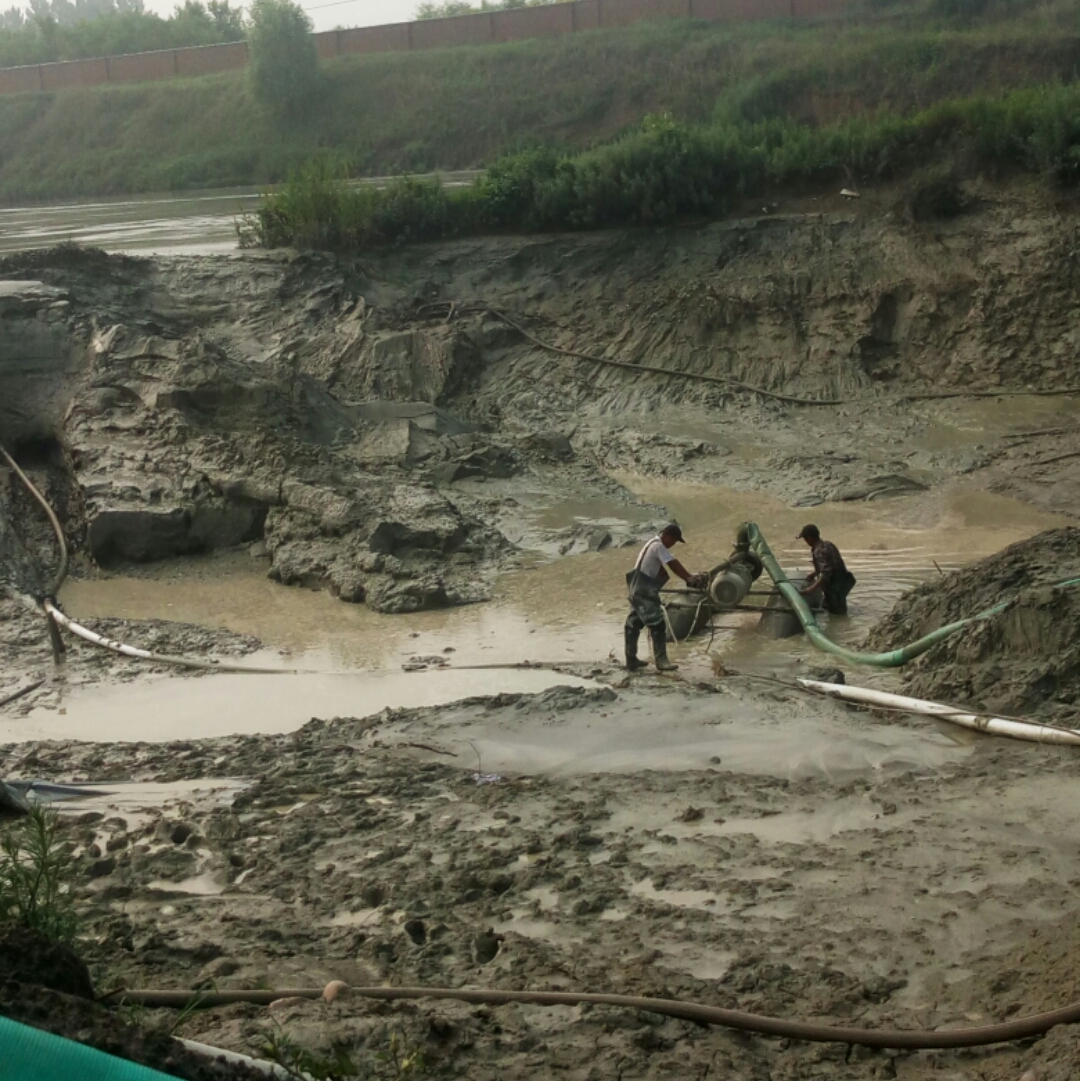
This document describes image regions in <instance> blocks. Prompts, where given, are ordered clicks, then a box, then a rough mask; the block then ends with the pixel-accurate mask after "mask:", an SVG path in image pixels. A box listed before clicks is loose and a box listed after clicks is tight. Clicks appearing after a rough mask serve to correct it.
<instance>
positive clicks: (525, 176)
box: [250, 83, 1080, 251]
mask: <svg viewBox="0 0 1080 1081" xmlns="http://www.w3.org/2000/svg"><path fill="white" fill-rule="evenodd" d="M334 168H335V166H334V165H333V163H329V162H326V161H315V162H313V163H312V164H310V165H309V166H307V167H306V168H305V169H303V170H301V171H299V172H298V173H296V174H295V175H294V176H293V177H292V178H290V180H289V182H288V183H287V184H285V185H284V186H283V187H282V188H281V189H280V190H279V191H277V192H275V193H274V194H272V195H267V196H265V197H264V198H263V200H262V202H261V203H260V206H259V208H258V210H257V211H256V214H255V216H254V218H253V221H252V223H251V237H250V239H251V240H253V241H254V242H257V243H259V244H261V245H263V246H265V247H280V246H293V247H301V248H325V249H332V250H340V251H357V250H363V249H364V248H368V247H371V246H374V245H378V244H387V243H394V242H396V241H399V240H427V239H439V238H443V237H455V236H468V235H475V234H482V233H494V232H506V231H512V232H548V231H559V230H566V229H597V228H604V227H608V226H618V225H660V224H664V223H667V222H672V221H675V220H678V219H679V218H686V217H690V216H717V215H722V214H724V213H725V212H726V211H727V210H729V209H730V208H731V206H732V205H733V204H734V202H735V201H736V200H738V199H740V198H741V197H743V196H745V195H749V194H753V193H760V192H761V191H763V190H765V189H767V188H768V187H770V186H775V185H783V184H791V183H799V184H805V183H807V182H810V183H813V182H815V181H820V180H823V179H825V178H827V177H829V178H835V177H847V178H850V179H851V180H852V181H853V182H858V181H859V180H866V179H871V178H872V179H875V180H880V179H883V178H884V179H895V178H898V177H904V176H908V175H910V174H912V173H916V174H918V173H920V172H921V176H920V178H919V180H918V183H917V184H916V185H915V187H916V189H918V194H917V195H916V196H915V200H916V201H917V202H921V203H922V204H923V206H922V209H926V210H929V211H930V212H931V213H934V214H940V215H951V214H954V213H957V212H959V211H960V210H961V209H962V206H963V201H964V197H963V193H962V190H961V188H960V186H959V184H958V182H957V180H956V174H955V172H954V170H955V171H963V172H975V171H979V172H989V173H1014V172H1017V171H1020V172H1028V173H1033V174H1036V175H1039V176H1042V177H1044V178H1046V179H1047V180H1048V181H1050V182H1052V183H1054V184H1058V185H1062V186H1074V185H1076V184H1077V183H1078V182H1080V83H1073V84H1071V85H1068V86H1062V85H1053V86H1046V85H1044V86H1040V87H1034V88H1031V89H1026V90H1017V91H1014V92H1013V93H1011V94H1008V95H1005V96H1003V97H999V98H986V97H979V98H970V99H965V100H954V101H945V102H939V103H938V104H936V105H934V106H932V107H931V108H929V109H927V110H924V111H922V112H920V113H917V114H915V115H914V116H910V117H898V116H894V115H889V114H884V113H878V114H876V115H875V116H873V117H869V118H859V117H856V118H853V119H849V120H844V121H840V122H838V123H835V124H831V125H825V126H819V127H812V126H810V125H807V124H803V123H799V122H797V121H795V120H791V119H784V120H777V119H773V120H763V121H753V122H751V121H741V122H731V121H730V120H726V119H724V120H717V121H715V122H713V123H712V124H710V125H707V126H706V125H699V126H690V125H685V124H681V123H678V122H676V121H674V120H672V119H670V118H668V117H649V118H646V120H645V122H644V123H643V124H642V125H641V126H640V127H639V128H638V129H637V130H635V131H632V132H629V133H626V134H624V135H623V136H621V137H620V138H618V139H616V140H614V141H613V142H611V143H609V144H607V145H605V146H600V147H596V148H594V149H592V150H589V151H586V152H584V153H579V154H562V155H560V154H556V153H554V152H552V151H550V150H529V151H524V152H521V153H519V154H516V155H511V156H508V157H506V158H503V159H500V160H499V161H497V162H495V163H494V164H493V165H492V166H491V167H490V168H489V169H488V170H487V172H486V174H484V175H483V176H482V177H481V178H480V179H479V180H477V181H476V182H475V183H474V184H473V185H472V186H471V187H469V188H466V189H463V190H450V191H448V190H446V189H444V188H442V187H441V186H440V185H439V183H438V181H422V180H403V181H398V182H395V183H394V184H392V185H390V186H389V187H387V188H383V189H375V188H371V187H356V186H354V185H351V184H349V183H347V182H345V180H344V178H343V177H342V175H341V174H340V173H335V172H334ZM913 209H914V210H916V212H918V209H919V208H918V207H913Z"/></svg>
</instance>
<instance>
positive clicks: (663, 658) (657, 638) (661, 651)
mask: <svg viewBox="0 0 1080 1081" xmlns="http://www.w3.org/2000/svg"><path fill="white" fill-rule="evenodd" d="M649 634H650V635H651V636H652V655H653V663H654V664H655V665H656V670H657V671H658V672H674V671H675V670H676V669H677V668H678V667H679V666H678V665H677V664H673V663H672V662H671V661H669V660H668V655H667V627H665V626H664V625H663V624H662V623H661V624H660V626H658V627H650V628H649Z"/></svg>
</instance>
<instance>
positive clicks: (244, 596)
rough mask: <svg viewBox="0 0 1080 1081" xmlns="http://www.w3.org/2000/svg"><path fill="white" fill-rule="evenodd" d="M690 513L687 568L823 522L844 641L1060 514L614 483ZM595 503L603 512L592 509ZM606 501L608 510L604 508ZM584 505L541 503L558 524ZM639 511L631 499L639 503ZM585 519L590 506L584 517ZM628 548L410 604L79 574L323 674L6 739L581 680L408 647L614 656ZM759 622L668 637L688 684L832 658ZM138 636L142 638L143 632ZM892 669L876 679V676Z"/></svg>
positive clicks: (473, 655)
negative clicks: (812, 500) (842, 564)
mask: <svg viewBox="0 0 1080 1081" xmlns="http://www.w3.org/2000/svg"><path fill="white" fill-rule="evenodd" d="M620 479H621V480H622V481H623V482H624V483H625V484H626V485H627V487H628V488H629V489H630V490H632V491H634V492H635V494H637V495H639V496H640V497H642V498H644V499H647V500H649V501H650V502H655V503H660V504H666V505H667V506H668V508H669V509H670V510H671V512H672V513H673V514H675V515H677V516H678V518H679V519H680V521H681V522H682V524H683V526H684V528H685V530H686V534H687V539H688V543H687V544H686V545H685V546H684V547H683V548H680V551H679V555H680V558H681V559H682V561H683V562H684V563H685V564H686V565H687V566H688V567H689V568H691V569H697V568H703V567H708V566H710V565H713V564H715V563H716V562H718V561H719V560H720V559H721V558H723V557H724V556H725V555H726V554H727V552H728V551H729V549H730V538H731V536H732V534H733V532H734V529H735V527H736V525H737V524H738V523H739V522H741V521H744V520H747V519H753V520H755V521H757V522H758V524H759V525H760V526H761V527H762V530H763V531H764V533H765V535H766V537H767V538H768V539H769V540H770V543H771V545H772V547H773V550H774V551H775V552H776V553H777V555H778V556H779V558H780V559H781V561H782V562H783V563H784V565H785V566H787V567H789V568H791V570H792V571H798V570H800V569H806V568H807V567H808V553H807V550H806V548H805V546H804V545H803V544H802V543H801V542H799V541H796V540H794V539H793V538H794V537H795V534H796V533H797V532H798V530H799V527H800V526H801V525H803V524H804V523H805V522H806V521H809V520H813V521H815V522H816V523H817V524H818V525H819V526H820V527H821V529H822V531H823V533H824V534H825V536H826V537H828V538H829V539H832V540H834V541H835V542H836V543H837V544H838V545H839V546H840V548H841V551H843V552H844V554H845V557H846V558H847V560H848V563H849V566H850V567H851V568H852V570H853V571H854V573H855V574H856V576H857V577H858V579H859V584H858V586H857V587H856V590H855V592H854V593H853V594H852V597H851V617H850V618H849V619H847V620H835V621H833V622H832V624H831V625H830V624H826V631H827V633H829V634H833V635H835V637H836V638H837V640H839V641H845V642H857V641H858V640H860V639H861V638H862V637H863V635H864V634H865V633H866V631H867V630H868V629H869V627H870V625H871V624H872V623H873V622H874V621H875V620H877V619H878V618H880V616H882V615H883V614H884V613H885V612H887V611H888V610H889V609H890V608H891V607H892V605H893V604H894V603H895V601H896V599H897V598H898V597H899V596H900V594H901V593H902V592H904V591H905V590H906V589H908V588H910V587H911V586H913V585H915V584H916V583H918V582H921V581H923V580H924V579H925V578H926V577H927V576H928V575H931V576H932V575H936V574H937V573H938V570H937V568H936V567H935V563H936V564H937V567H939V568H940V569H941V570H942V571H948V570H949V569H952V568H954V567H957V566H960V565H961V564H963V563H965V562H967V561H969V560H973V559H978V558H981V557H983V556H985V555H989V554H991V553H992V552H995V551H998V550H999V549H1000V548H1002V547H1004V546H1006V545H1008V544H1011V543H1013V542H1014V541H1016V540H1019V539H1022V538H1024V537H1027V536H1030V535H1032V534H1034V533H1036V532H1038V531H1040V530H1042V529H1046V528H1050V527H1052V526H1055V525H1061V524H1064V522H1065V520H1064V519H1060V518H1058V517H1056V516H1054V515H1049V514H1044V513H1040V512H1038V511H1035V510H1033V509H1032V508H1031V507H1029V506H1026V505H1024V504H1021V503H1019V502H1017V501H1015V500H1011V499H1007V498H1004V497H1000V496H994V495H990V494H988V493H985V492H979V491H974V490H969V489H967V488H965V487H964V486H963V485H956V486H954V487H952V488H950V489H946V490H943V491H938V492H927V493H920V494H918V495H915V496H910V497H907V498H903V499H895V500H885V501H881V502H877V503H859V504H828V505H824V506H820V507H814V508H813V509H812V510H811V511H809V512H808V511H806V510H802V509H793V508H790V507H786V506H784V505H783V504H782V503H781V502H779V501H778V500H775V499H772V498H770V497H767V496H763V495H761V494H759V493H745V492H735V491H731V490H726V489H718V488H713V487H706V486H694V485H687V484H662V483H657V482H654V481H650V480H644V479H642V478H639V477H623V478H620ZM591 509H594V508H590V510H591ZM605 509H611V510H614V509H615V508H614V506H613V507H612V508H605ZM578 510H581V508H575V507H567V506H563V505H560V506H559V507H553V508H551V509H550V510H548V511H543V512H538V513H543V514H549V515H552V514H554V515H557V516H558V517H560V518H562V517H564V516H565V515H566V514H569V513H571V512H575V513H576V512H577V511H578ZM631 510H632V508H631ZM585 512H586V513H588V512H589V511H588V510H587V511H585ZM633 554H634V553H633V551H632V550H630V549H622V550H617V551H607V552H600V553H590V554H587V555H580V556H573V557H569V558H566V559H561V560H558V561H555V562H552V563H548V564H544V565H540V566H534V567H531V568H529V569H525V570H518V571H514V572H511V573H507V574H504V575H503V576H502V577H500V578H499V580H498V582H497V585H496V590H495V597H494V600H493V601H492V602H491V603H488V604H483V605H474V606H471V607H467V608H457V609H450V610H445V611H434V612H420V613H416V614H414V615H409V616H383V615H379V614H377V613H374V612H372V611H370V610H369V609H367V608H365V607H362V606H353V605H347V604H342V603H341V602H340V601H337V600H334V599H332V598H331V597H329V596H328V595H327V594H325V593H318V592H311V591H307V590H300V589H286V588H282V587H281V586H279V585H276V584H274V583H273V582H271V581H269V580H268V579H267V578H266V577H265V570H266V567H265V563H263V562H262V561H259V560H255V559H252V558H251V557H250V556H248V555H246V554H245V553H236V552H233V553H225V554H221V555H216V556H212V557H207V558H205V559H195V560H185V561H182V562H177V563H172V564H166V565H161V566H158V567H156V568H150V569H149V570H148V572H147V573H145V575H144V576H142V577H138V578H130V577H124V576H102V577H100V578H96V579H93V580H89V581H71V582H69V584H68V585H67V586H66V587H65V590H64V593H63V598H62V599H63V601H64V603H65V605H66V608H67V610H68V611H69V613H70V614H71V615H72V616H73V617H74V618H76V619H78V618H79V617H90V616H112V617H120V618H127V619H162V618H164V619H173V620H178V621H182V622H189V623H197V624H203V625H209V626H216V627H224V628H227V629H229V630H232V631H236V632H238V633H243V634H251V635H255V636H257V637H259V638H260V639H262V641H263V642H264V643H265V645H266V647H267V649H268V650H270V651H273V652H271V653H269V654H268V655H267V656H261V657H260V658H259V661H260V662H264V661H265V660H266V659H267V657H268V658H269V659H270V660H271V661H272V662H274V663H279V664H281V665H282V666H283V667H301V668H304V669H307V670H313V671H314V673H315V674H306V675H283V676H269V677H258V676H242V675H241V676H236V675H224V674H222V675H218V676H214V677H213V678H209V679H162V680H155V681H151V682H142V683H139V684H137V685H122V686H114V685H104V686H98V687H94V688H87V689H76V690H73V691H72V692H71V693H70V695H69V696H68V697H67V699H66V701H65V702H64V704H63V708H64V709H65V710H66V712H65V713H64V714H62V715H59V714H57V713H56V712H55V711H46V710H38V711H35V712H34V713H32V714H31V715H30V716H29V717H28V718H25V719H21V720H19V721H17V722H14V721H5V722H3V723H2V724H0V740H5V739H27V738H47V737H51V738H99V739H100V738H109V739H122V740H133V739H153V740H158V739H169V738H173V737H176V736H184V737H188V738H197V737H200V736H210V735H219V734H223V733H226V732H281V731H288V730H291V729H293V728H296V727H297V726H299V725H300V724H302V723H303V722H304V721H306V720H308V719H309V718H310V717H312V716H322V717H327V716H335V715H342V716H362V715H366V714H370V713H374V712H377V711H379V710H381V709H383V708H384V707H386V706H394V707H402V706H419V705H435V704H439V703H444V702H448V701H453V700H455V699H458V698H462V697H466V696H469V695H476V694H486V693H493V692H497V691H536V690H541V689H543V688H544V687H548V686H552V685H554V684H556V683H566V682H573V681H570V680H568V679H567V678H566V677H562V676H559V675H557V674H555V673H551V672H545V671H527V672H521V671H499V670H494V671H491V670H487V671H483V670H482V671H470V670H460V671H453V670H439V671H424V672H405V671H403V670H402V665H403V664H405V663H407V662H408V661H409V660H410V659H411V658H414V657H418V656H420V657H443V658H445V659H446V660H447V661H448V663H449V665H450V667H451V669H453V668H455V667H457V668H461V667H462V666H466V665H485V664H496V665H497V664H514V663H518V662H521V661H541V662H552V663H558V662H566V661H574V662H589V661H595V662H603V661H604V660H606V659H607V658H608V657H611V656H614V657H618V656H619V655H620V653H621V646H622V637H621V634H622V632H621V626H622V621H623V618H624V616H625V600H624V588H625V587H624V583H623V575H624V573H625V571H626V568H627V566H628V565H629V563H630V562H631V561H632V559H633ZM756 621H757V617H756V616H754V615H752V614H741V613H733V614H731V615H726V616H722V617H718V618H717V620H716V632H715V635H714V636H713V638H712V640H711V641H710V640H709V639H708V638H707V637H705V638H698V639H696V640H694V641H693V642H689V643H685V644H682V645H679V646H676V647H674V650H673V653H674V655H675V656H676V657H677V659H678V660H679V661H680V663H681V665H682V671H681V673H680V675H683V676H685V677H686V678H689V679H700V678H707V677H709V676H711V674H712V664H713V659H714V658H716V657H719V658H721V659H722V660H723V662H724V663H725V664H726V665H727V666H728V667H733V668H735V669H738V670H742V671H758V672H765V673H768V672H773V673H778V674H785V673H786V674H791V673H792V672H793V671H794V670H795V669H796V668H797V667H798V666H799V665H802V664H806V663H810V662H811V661H813V662H816V663H823V662H824V660H825V659H824V658H823V657H822V656H821V654H819V653H817V652H816V651H815V650H814V649H813V648H812V647H811V646H810V645H809V644H808V643H807V642H806V641H805V640H804V639H802V638H796V639H788V640H786V641H780V642H775V641H768V640H766V639H763V638H761V637H759V636H757V635H756V634H755V633H754V627H755V625H756ZM134 644H138V643H134ZM888 679H889V675H888V674H887V673H886V674H880V673H868V676H867V682H873V683H875V684H881V682H882V680H885V681H886V682H887V681H888Z"/></svg>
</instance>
